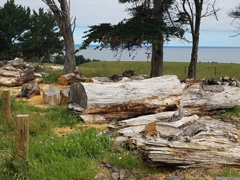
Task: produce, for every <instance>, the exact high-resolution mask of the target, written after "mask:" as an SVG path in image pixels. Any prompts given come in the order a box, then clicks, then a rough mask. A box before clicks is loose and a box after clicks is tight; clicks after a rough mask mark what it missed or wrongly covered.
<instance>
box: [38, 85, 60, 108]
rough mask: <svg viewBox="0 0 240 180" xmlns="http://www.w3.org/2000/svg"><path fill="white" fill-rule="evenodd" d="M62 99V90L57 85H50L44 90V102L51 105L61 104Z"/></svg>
mask: <svg viewBox="0 0 240 180" xmlns="http://www.w3.org/2000/svg"><path fill="white" fill-rule="evenodd" d="M60 100H61V96H60V90H59V89H58V88H56V87H53V86H49V87H48V89H46V90H43V95H42V102H43V103H44V104H49V105H52V106H53V105H59V104H60Z"/></svg>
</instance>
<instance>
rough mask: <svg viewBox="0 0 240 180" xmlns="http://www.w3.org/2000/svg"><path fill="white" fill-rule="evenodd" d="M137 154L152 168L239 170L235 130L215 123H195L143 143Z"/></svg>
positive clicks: (239, 153) (219, 122)
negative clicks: (234, 167)
mask: <svg viewBox="0 0 240 180" xmlns="http://www.w3.org/2000/svg"><path fill="white" fill-rule="evenodd" d="M197 127H199V128H198V129H197ZM143 139H144V138H142V140H143ZM141 152H142V154H143V156H144V157H145V159H146V160H147V161H148V162H149V163H150V164H152V165H153V166H174V167H178V168H189V167H191V168H194V167H202V168H216V167H221V166H226V165H229V166H238V167H240V147H239V142H238V135H237V129H236V128H235V126H234V125H232V124H229V123H224V122H221V121H218V120H211V121H207V120H198V121H196V122H194V123H192V124H191V123H190V125H188V124H185V126H182V127H181V126H180V127H178V128H177V129H176V130H175V131H172V132H171V133H169V134H168V135H167V136H161V137H152V138H148V139H145V141H144V142H143V143H142V146H141Z"/></svg>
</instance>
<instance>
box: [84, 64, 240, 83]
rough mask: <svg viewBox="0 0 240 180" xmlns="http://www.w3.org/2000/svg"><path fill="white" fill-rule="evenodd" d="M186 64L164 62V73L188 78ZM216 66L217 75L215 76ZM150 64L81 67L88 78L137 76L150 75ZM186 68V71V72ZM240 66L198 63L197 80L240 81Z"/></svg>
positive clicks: (87, 65) (86, 65)
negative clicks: (129, 73) (127, 72)
mask: <svg viewBox="0 0 240 180" xmlns="http://www.w3.org/2000/svg"><path fill="white" fill-rule="evenodd" d="M188 65H189V63H185V62H164V68H163V73H164V74H165V75H166V74H170V75H173V74H174V75H177V76H178V77H179V78H181V79H186V78H187V71H188V70H187V67H188ZM215 66H216V75H215ZM150 67H151V63H150V62H136V61H99V62H89V63H85V64H82V65H81V66H80V71H81V73H82V74H84V75H85V76H87V77H94V76H106V75H108V76H109V75H113V74H121V73H122V72H124V71H125V70H129V69H132V70H134V71H135V73H136V74H147V75H149V74H150ZM185 67H186V71H185ZM239 69H240V64H230V63H198V66H197V78H207V79H211V78H214V79H216V80H218V79H219V78H220V77H222V76H231V77H235V78H237V79H240V73H239Z"/></svg>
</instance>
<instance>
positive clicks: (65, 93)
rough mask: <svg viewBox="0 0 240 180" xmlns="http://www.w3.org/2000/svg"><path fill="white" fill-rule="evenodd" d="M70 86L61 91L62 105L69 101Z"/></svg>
mask: <svg viewBox="0 0 240 180" xmlns="http://www.w3.org/2000/svg"><path fill="white" fill-rule="evenodd" d="M69 92H70V88H66V89H62V90H61V92H60V96H61V100H60V105H65V104H67V102H68V98H69Z"/></svg>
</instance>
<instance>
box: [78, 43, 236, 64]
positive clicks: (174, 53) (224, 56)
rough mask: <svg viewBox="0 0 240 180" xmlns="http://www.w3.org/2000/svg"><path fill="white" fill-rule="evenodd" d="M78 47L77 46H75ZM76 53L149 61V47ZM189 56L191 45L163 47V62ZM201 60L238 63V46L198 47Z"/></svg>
mask: <svg viewBox="0 0 240 180" xmlns="http://www.w3.org/2000/svg"><path fill="white" fill-rule="evenodd" d="M76 47H78V46H76ZM78 55H83V56H84V57H85V58H89V59H97V60H102V61H104V60H105V61H117V60H121V61H150V59H151V49H147V48H142V49H137V50H135V51H134V52H133V53H131V56H130V55H129V52H128V51H124V52H122V53H116V52H113V51H111V50H110V49H103V50H101V51H100V50H94V47H89V48H88V49H86V50H81V51H79V53H78ZM190 57H191V47H165V48H164V61H165V62H189V61H190ZM198 61H201V62H218V63H240V47H239V48H238V47H200V48H199V59H198Z"/></svg>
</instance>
